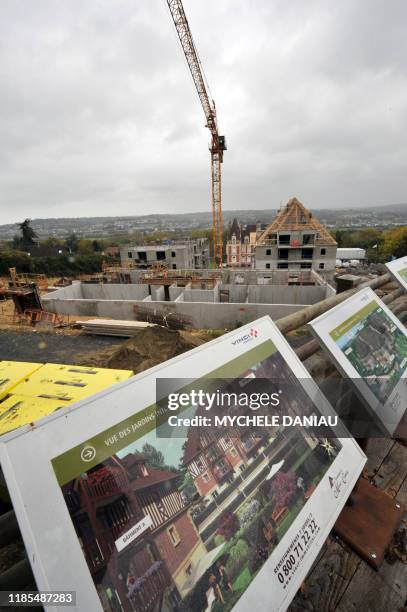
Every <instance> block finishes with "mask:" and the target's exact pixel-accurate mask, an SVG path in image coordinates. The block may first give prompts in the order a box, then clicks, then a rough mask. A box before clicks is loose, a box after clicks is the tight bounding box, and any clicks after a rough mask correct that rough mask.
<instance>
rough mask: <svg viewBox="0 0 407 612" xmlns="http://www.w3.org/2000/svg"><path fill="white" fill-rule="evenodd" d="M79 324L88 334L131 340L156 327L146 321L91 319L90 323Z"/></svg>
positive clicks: (78, 322) (82, 322) (81, 322)
mask: <svg viewBox="0 0 407 612" xmlns="http://www.w3.org/2000/svg"><path fill="white" fill-rule="evenodd" d="M77 324H78V325H81V326H82V329H83V330H84V331H85V332H86V333H87V334H97V335H101V336H119V337H121V338H131V337H133V336H135V335H136V334H137V333H138V332H140V331H142V330H143V329H145V328H146V327H153V326H155V324H154V323H146V322H145V321H117V320H115V319H90V320H89V321H77Z"/></svg>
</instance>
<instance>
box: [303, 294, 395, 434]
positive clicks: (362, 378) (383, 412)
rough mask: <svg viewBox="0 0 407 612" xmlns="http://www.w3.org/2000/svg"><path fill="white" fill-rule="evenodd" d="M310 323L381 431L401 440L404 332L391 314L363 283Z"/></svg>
mask: <svg viewBox="0 0 407 612" xmlns="http://www.w3.org/2000/svg"><path fill="white" fill-rule="evenodd" d="M310 325H311V327H312V330H313V332H314V333H315V334H316V335H317V336H318V338H320V340H321V341H322V342H323V345H324V347H325V348H326V350H328V351H329V353H330V354H331V355H332V357H333V358H334V360H335V362H336V363H337V365H338V367H339V369H340V370H342V372H343V373H344V374H345V376H347V377H348V378H349V379H350V380H352V383H353V384H354V385H355V387H356V389H357V390H358V392H359V393H360V394H361V396H362V398H363V399H364V400H365V402H366V403H367V404H368V405H369V406H370V407H371V409H372V410H373V411H374V412H375V413H376V415H377V417H378V418H379V419H380V420H381V422H382V423H383V424H384V426H385V427H386V429H387V431H388V432H390V434H392V435H393V436H394V437H400V438H403V439H407V428H406V406H407V333H406V330H405V327H404V326H403V325H402V324H401V323H400V322H399V321H398V319H397V318H396V317H395V315H394V314H393V313H392V312H391V311H390V310H389V309H388V308H387V306H386V305H385V304H384V303H383V302H382V301H381V300H380V298H378V296H377V295H376V294H375V293H374V291H372V290H371V289H369V288H366V289H362V290H361V291H359V292H358V293H357V294H356V295H353V296H351V297H350V298H348V299H347V300H345V301H344V302H342V303H341V304H339V305H338V306H336V307H335V308H333V309H332V310H331V311H328V312H327V313H324V314H323V315H321V316H320V317H318V318H317V319H314V320H313V321H311V323H310Z"/></svg>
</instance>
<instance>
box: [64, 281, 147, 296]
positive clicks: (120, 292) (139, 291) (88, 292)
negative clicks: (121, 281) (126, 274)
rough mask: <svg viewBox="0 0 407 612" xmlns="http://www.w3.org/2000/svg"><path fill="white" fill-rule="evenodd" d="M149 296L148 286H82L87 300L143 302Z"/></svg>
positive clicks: (91, 284)
mask: <svg viewBox="0 0 407 612" xmlns="http://www.w3.org/2000/svg"><path fill="white" fill-rule="evenodd" d="M147 296H148V285H113V284H112V285H107V284H106V285H103V284H93V283H89V284H86V283H83V284H82V298H84V299H85V300H142V299H144V298H145V297H147ZM58 297H59V296H58Z"/></svg>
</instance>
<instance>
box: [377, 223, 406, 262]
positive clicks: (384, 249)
mask: <svg viewBox="0 0 407 612" xmlns="http://www.w3.org/2000/svg"><path fill="white" fill-rule="evenodd" d="M380 250H381V253H382V255H383V256H384V257H385V258H386V259H390V257H396V258H398V257H403V256H404V255H407V225H404V226H402V227H396V228H395V229H392V230H388V231H387V232H385V234H384V240H383V243H382V246H381V249H380Z"/></svg>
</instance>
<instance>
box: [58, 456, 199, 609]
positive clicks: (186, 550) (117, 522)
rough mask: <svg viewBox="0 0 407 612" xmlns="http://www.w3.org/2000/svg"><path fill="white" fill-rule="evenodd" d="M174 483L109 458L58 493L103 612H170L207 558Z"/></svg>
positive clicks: (164, 474)
mask: <svg viewBox="0 0 407 612" xmlns="http://www.w3.org/2000/svg"><path fill="white" fill-rule="evenodd" d="M178 479H179V474H178V473H175V472H170V471H168V470H160V469H156V468H152V467H150V466H149V465H148V464H147V463H146V460H145V458H144V457H143V456H142V455H140V454H137V453H134V454H128V455H126V456H125V457H123V458H122V459H120V458H119V457H118V456H113V457H112V458H111V459H108V460H106V461H105V462H104V464H103V465H99V466H97V467H96V468H94V469H93V470H91V471H90V472H88V474H85V475H82V476H81V477H79V478H76V479H75V480H74V481H72V482H71V483H69V484H68V485H66V486H65V487H64V495H65V499H66V501H67V504H68V508H69V510H70V514H71V517H72V520H73V523H74V525H75V529H76V531H77V534H78V537H79V540H80V543H81V546H82V549H83V552H84V555H85V558H86V561H87V563H88V566H89V568H90V571H91V573H92V575H93V578H94V581H95V583H96V584H97V588H98V592H99V595H100V597H101V599H102V601H103V606H104V608H105V610H106V611H107V612H112V611H116V610H124V611H125V612H130V611H133V610H142V611H143V612H152V611H153V610H160V609H166V610H175V609H176V608H177V605H178V603H179V601H180V599H181V597H182V595H183V586H184V584H185V583H187V581H188V579H189V576H190V574H191V572H192V571H193V569H194V567H195V566H196V564H197V563H198V560H199V559H200V558H201V557H202V556H203V555H205V554H206V549H205V547H204V545H203V543H202V541H201V539H200V537H199V535H198V532H197V530H196V528H195V526H194V523H193V521H192V519H191V518H190V515H189V512H188V508H187V506H186V504H185V502H184V500H183V498H182V496H181V494H180V492H179V491H178V489H177V481H178Z"/></svg>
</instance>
